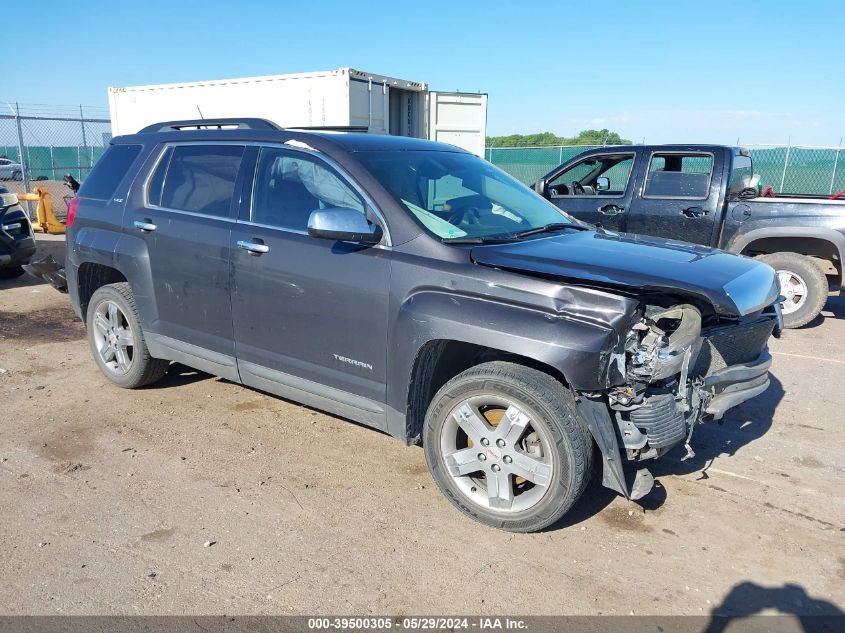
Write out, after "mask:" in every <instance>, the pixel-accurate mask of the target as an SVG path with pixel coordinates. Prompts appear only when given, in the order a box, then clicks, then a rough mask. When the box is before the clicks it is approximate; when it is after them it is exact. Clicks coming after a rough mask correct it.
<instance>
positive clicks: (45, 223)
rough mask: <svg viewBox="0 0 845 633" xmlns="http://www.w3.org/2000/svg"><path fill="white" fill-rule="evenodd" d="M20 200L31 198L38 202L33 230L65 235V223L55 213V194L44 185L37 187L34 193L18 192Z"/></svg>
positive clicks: (32, 200)
mask: <svg viewBox="0 0 845 633" xmlns="http://www.w3.org/2000/svg"><path fill="white" fill-rule="evenodd" d="M17 196H18V200H29V201H30V202H37V203H38V206H37V207H36V208H35V222H34V223H33V225H32V230H33V231H39V232H41V233H49V234H50V235H64V233H65V229H66V227H65V223H64V222H62V221H61V220H59V219H58V218H57V217H56V214H55V213H53V196H52V195H51V194H50V192H49V191H47V190H46V189H44V188H43V187H36V188H35V189H33V190H32V193H19V194H17Z"/></svg>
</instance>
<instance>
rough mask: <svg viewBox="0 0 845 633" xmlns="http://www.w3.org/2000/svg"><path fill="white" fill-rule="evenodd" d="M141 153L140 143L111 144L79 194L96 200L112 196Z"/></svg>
mask: <svg viewBox="0 0 845 633" xmlns="http://www.w3.org/2000/svg"><path fill="white" fill-rule="evenodd" d="M140 153H141V146H140V145H112V146H110V147H109V148H108V149H107V150H106V151H105V153H104V154H103V155H102V157H101V158H100V160H98V161H97V163H96V164H95V165H94V168H93V169H92V170H91V173H90V174H89V175H88V177H87V178H86V179H85V182H83V183H82V187H80V189H79V196H80V197H82V198H94V199H95V200H108V199H109V198H111V197H112V196H113V195H114V193H115V191H117V187H118V185H120V181H121V180H123V177H124V176H125V175H126V172H127V171H129V168H130V167H132V164H133V163H134V162H135V159H136V158H138V154H140Z"/></svg>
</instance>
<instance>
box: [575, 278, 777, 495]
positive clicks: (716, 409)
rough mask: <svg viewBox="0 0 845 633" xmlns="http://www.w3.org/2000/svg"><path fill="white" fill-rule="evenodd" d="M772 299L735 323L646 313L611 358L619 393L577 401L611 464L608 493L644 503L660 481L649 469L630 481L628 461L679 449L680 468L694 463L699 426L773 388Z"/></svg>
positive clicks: (672, 311) (703, 313) (682, 308)
mask: <svg viewBox="0 0 845 633" xmlns="http://www.w3.org/2000/svg"><path fill="white" fill-rule="evenodd" d="M768 294H769V295H771V296H767V298H766V300H765V301H764V302H763V303H764V307H759V306H755V309H753V310H749V311H743V312H744V313H743V314H741V315H734V316H725V315H717V314H715V313H714V312H713V311H712V310H711V311H707V310H702V309H701V308H700V307H697V306H696V305H694V304H693V303H675V304H672V305H658V304H650V303H644V304H643V305H642V306H641V308H640V310H639V311H638V313H637V315H636V316H635V321H634V323H633V325H632V326H631V327H630V329H629V330H628V331H627V333H626V335H625V336H623V337H620V339H619V341H618V343H617V345H616V346H615V348H614V349H613V350H612V352H611V354H610V366H609V373H611V374H613V375H614V376H616V380H615V382H617V385H616V386H614V387H612V388H610V389H608V390H607V391H604V392H590V393H581V394H578V395H579V406H580V408H581V410H582V413H583V414H584V416H585V419H586V420H587V422H588V424H589V425H590V428H591V431H592V432H593V435H594V436H596V440H597V442H598V444H599V447H600V449H601V451H602V453H603V456H604V458H605V459H604V460H603V461H604V473H603V484H604V485H605V486H607V487H609V488H612V489H614V490H617V491H618V492H620V493H622V494H623V495H624V496H625V497H627V498H629V499H639V498H641V497H642V496H644V495H645V494H647V493H648V492H649V491H650V490H651V488H652V486H653V483H654V479H653V477H652V476H651V474H650V473H649V472H648V470H647V469H644V468H640V469H638V470H636V472H635V473H633V478H632V477H626V474H625V472H626V471H625V470H623V468H622V462H623V461H628V462H641V461H644V460H648V459H654V458H657V457H660V456H661V455H663V454H665V453H666V452H668V451H669V450H670V449H672V448H674V447H675V446H677V445H679V444H681V443H683V444H684V447H685V449H686V454H685V456H684V457H682V460H686V459H689V458H690V457H694V455H695V452H694V451H693V448H692V437H693V432H694V430H695V427H696V425H697V424H698V423H701V422H706V421H709V420H721V419H722V417H723V416H724V414H725V412H726V411H727V410H728V409H730V408H732V407H734V406H736V405H738V404H740V403H742V402H745V401H746V400H749V399H750V398H753V397H755V396H757V395H759V394H761V393H763V392H764V391H765V390H766V389H767V388H768V386H769V375H768V370H769V367H770V366H771V356H770V355H769V352H768V346H767V343H768V340H769V338H770V337H771V336H772V335H775V336H779V335H780V331H781V329H782V327H783V323H782V317H781V314H780V307H779V304H778V303H776V299H777V291H776V289H775V288H773V289H772V290H771V291H770V292H769V293H768ZM619 383H621V384H619ZM608 418H609V420H608ZM608 426H610V427H611V428H612V429H613V432H612V433H611V432H609V431H608V429H607V427H608ZM602 427H604V432H602ZM614 427H615V428H614Z"/></svg>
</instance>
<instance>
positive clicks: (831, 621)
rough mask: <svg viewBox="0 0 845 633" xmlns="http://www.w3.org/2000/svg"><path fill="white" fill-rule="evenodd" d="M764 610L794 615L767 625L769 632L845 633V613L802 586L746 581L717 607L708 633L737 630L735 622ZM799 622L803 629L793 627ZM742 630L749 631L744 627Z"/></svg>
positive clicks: (735, 588) (773, 619)
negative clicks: (769, 585) (822, 632)
mask: <svg viewBox="0 0 845 633" xmlns="http://www.w3.org/2000/svg"><path fill="white" fill-rule="evenodd" d="M764 611H765V612H776V613H778V614H781V615H783V616H793V617H791V618H787V617H784V618H783V621H782V622H778V620H779V619H780V618H777V619H775V618H772V619H771V621H770V623H769V625H767V626H766V628H767V630H771V631H781V630H800V631H805V632H806V633H810V632H812V633H815V632H816V631H829V632H830V633H834V632H835V631H843V630H845V613H843V612H842V611H841V610H840V609H839V607H837V606H836V605H835V604H833V603H832V602H829V601H827V600H822V599H820V598H814V597H812V596H810V595H809V594H807V591H806V590H805V589H804V587H802V586H800V585H792V584H787V585H783V586H782V587H764V586H762V585H758V584H756V583H753V582H749V581H746V582H741V583H739V584H737V585H735V586H734V587H733V588H732V589H731V590H730V592H728V594H727V595H726V596H725V599H724V600H723V601H722V602H721V604H719V605H717V606H715V607H714V608H713V610H712V612H711V615H710V621H709V622H708V624H707V627H706V628H705V629H704V632H705V633H722V632H723V631H731V630H737V627H735V626H733V623H734V622H736V621H737V620H742V619H744V618H747V617H750V616H754V615H759V614H762V613H763V612H764ZM795 620H797V621H798V624H799V625H800V628H797V627H794V626H789V625H790V624H791V622H794V621H795ZM790 621H791V622H790ZM770 625H774V626H770ZM739 630H746V629H745V628H741V627H740V628H739ZM749 630H750V629H749ZM754 630H756V629H754Z"/></svg>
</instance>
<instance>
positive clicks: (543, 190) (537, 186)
mask: <svg viewBox="0 0 845 633" xmlns="http://www.w3.org/2000/svg"><path fill="white" fill-rule="evenodd" d="M534 191H536V192H537V193H539V194H540V195H541V196H543V197H544V198H548V197H549V182H548V181H547V180H546V179H545V178H540V180H538V181H537V182H535V183H534Z"/></svg>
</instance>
